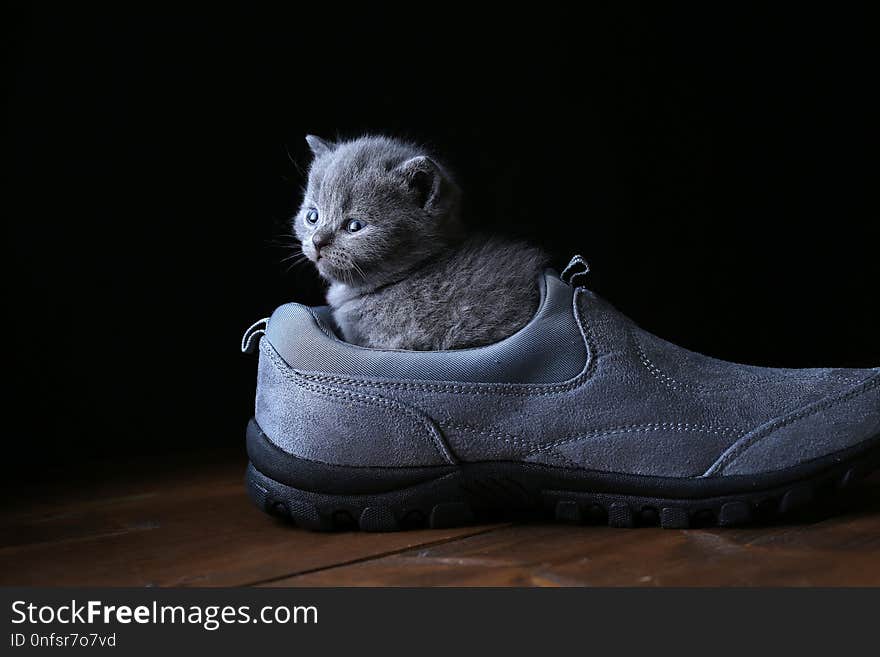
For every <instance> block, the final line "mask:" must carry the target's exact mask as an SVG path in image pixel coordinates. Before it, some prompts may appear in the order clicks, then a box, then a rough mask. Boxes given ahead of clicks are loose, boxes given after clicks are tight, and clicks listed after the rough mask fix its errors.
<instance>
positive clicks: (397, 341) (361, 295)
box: [294, 135, 547, 350]
mask: <svg viewBox="0 0 880 657" xmlns="http://www.w3.org/2000/svg"><path fill="white" fill-rule="evenodd" d="M306 140H307V141H308V143H309V147H310V148H311V150H312V152H313V154H314V156H315V158H314V160H313V161H312V165H311V169H310V171H309V180H308V187H307V189H306V192H305V196H304V198H303V203H302V207H301V208H300V211H299V212H298V213H297V215H296V216H295V217H294V230H295V232H296V235H297V237H298V238H299V239H300V241H301V242H302V251H303V253H304V254H305V256H306V257H307V258H308V259H309V260H311V261H312V262H314V263H315V264H316V266H317V268H318V272H319V273H320V274H321V276H323V277H324V278H325V279H327V280H328V281H329V282H330V289H329V291H328V293H327V301H328V303H329V304H330V306H331V307H332V308H333V315H334V318H335V320H336V323H337V324H338V326H339V327H340V329H341V331H342V333H343V336H344V337H345V339H346V340H347V341H349V342H351V343H354V344H358V345H362V346H366V347H374V348H385V349H414V350H437V349H460V348H465V347H474V346H479V345H485V344H491V343H493V342H497V341H498V340H501V339H503V338H506V337H508V336H510V335H511V334H513V333H515V332H516V331H517V330H519V329H520V328H522V327H523V326H524V325H525V324H526V323H527V322H528V321H529V320H530V319H531V318H532V316H533V315H534V313H535V311H536V310H537V306H538V300H539V291H538V276H539V274H540V272H541V271H542V270H543V268H544V267H545V265H546V261H547V258H546V256H545V255H544V254H543V253H542V252H541V251H539V250H538V249H535V248H533V247H531V246H528V245H526V244H523V243H520V242H512V241H506V240H502V239H499V238H489V237H483V236H468V235H466V234H465V233H464V230H463V228H462V225H461V221H460V216H459V210H460V201H461V191H460V190H459V188H458V186H457V185H456V183H455V182H454V180H453V179H452V177H451V176H450V174H449V172H448V171H447V170H446V169H445V168H444V167H443V166H442V165H441V164H439V163H438V162H437V161H436V160H435V159H433V158H431V157H430V156H429V155H427V154H426V153H425V152H424V151H423V150H422V149H420V148H417V147H416V146H414V145H411V144H408V143H405V142H401V141H398V140H396V139H391V138H388V137H370V136H368V137H361V138H359V139H355V140H352V141H347V142H340V143H338V144H333V143H329V142H326V141H324V140H322V139H320V138H318V137H314V136H313V135H309V136H308V137H307V138H306ZM313 208H314V209H316V210H317V211H318V221H317V223H316V224H315V225H310V224H309V223H308V222H307V221H306V216H307V214H308V213H309V211H310V210H311V209H313ZM352 219H357V220H359V221H361V222H366V225H365V226H364V227H363V228H362V229H361V230H359V231H357V232H354V233H352V232H349V231H348V230H347V228H346V227H347V226H348V223H349V222H350V221H351V220H352ZM315 241H317V242H318V243H319V244H321V246H320V250H318V249H316V248H315ZM319 254H320V257H319Z"/></svg>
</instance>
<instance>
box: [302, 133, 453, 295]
mask: <svg viewBox="0 0 880 657" xmlns="http://www.w3.org/2000/svg"><path fill="white" fill-rule="evenodd" d="M313 148H314V146H313ZM423 159H424V160H426V158H419V157H418V156H416V155H413V151H412V150H411V147H408V146H406V145H403V144H398V143H397V142H394V141H391V140H386V139H383V138H362V139H359V140H356V141H353V142H348V143H344V144H340V145H338V146H335V147H330V146H329V145H326V150H325V149H319V151H318V152H317V154H316V158H315V160H314V162H313V163H312V167H311V170H310V172H309V182H308V187H307V189H306V193H305V197H304V199H303V204H302V207H301V208H300V211H299V212H298V213H297V215H296V217H294V222H295V228H294V229H295V232H296V235H297V237H299V239H300V240H301V242H302V251H303V253H304V254H305V255H306V257H307V258H308V259H309V260H311V261H312V262H314V263H315V265H316V266H317V268H318V271H319V272H320V274H321V275H322V276H323V277H324V278H326V279H329V280H331V281H339V282H343V283H347V284H350V285H359V284H381V283H384V282H387V281H389V280H392V279H393V278H394V275H395V274H397V273H399V272H403V271H406V270H407V269H408V268H409V267H410V266H411V265H412V264H414V263H415V262H418V261H420V260H421V259H423V258H425V257H426V256H429V255H431V254H432V253H434V252H436V251H437V250H438V249H440V248H442V245H443V244H444V240H443V232H444V231H445V230H448V227H447V226H446V222H445V221H444V218H443V217H440V216H438V214H437V213H436V212H432V207H434V206H431V205H430V204H428V203H427V198H428V196H429V195H430V191H431V190H430V189H428V187H427V185H428V184H429V183H431V180H429V179H428V178H427V177H426V176H425V175H423V170H426V169H425V165H424V163H423V162H421V160H423ZM426 161H427V162H428V163H430V160H426ZM411 162H415V163H416V164H415V165H414V164H410V163H411ZM431 164H432V163H431ZM401 165H405V166H403V167H402V166H401ZM414 167H415V169H418V171H415V169H414ZM438 171H439V170H438ZM414 173H415V174H417V175H414Z"/></svg>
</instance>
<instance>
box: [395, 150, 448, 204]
mask: <svg viewBox="0 0 880 657" xmlns="http://www.w3.org/2000/svg"><path fill="white" fill-rule="evenodd" d="M394 170H395V172H397V173H398V174H399V175H400V176H401V177H402V178H403V181H404V184H405V185H406V186H407V187H408V188H409V189H410V190H411V191H412V192H413V193H414V194H415V196H416V203H417V204H418V205H419V207H421V208H424V209H425V210H427V211H428V212H440V211H443V210H444V209H446V208H447V207H448V206H449V204H450V203H451V202H452V200H453V198H452V197H453V196H454V194H455V191H456V187H455V183H453V182H452V181H451V180H449V178H448V177H447V176H446V173H445V172H444V171H443V170H442V169H441V168H440V167H439V166H437V163H436V162H434V160H432V159H431V158H430V157H427V156H426V155H419V156H417V157H413V158H410V159H408V160H406V161H405V162H403V163H401V164H399V165H398V166H397V167H396V168H395V169H394Z"/></svg>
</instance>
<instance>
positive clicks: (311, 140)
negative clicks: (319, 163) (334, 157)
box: [306, 135, 333, 157]
mask: <svg viewBox="0 0 880 657" xmlns="http://www.w3.org/2000/svg"><path fill="white" fill-rule="evenodd" d="M306 143H307V144H308V145H309V148H311V149H312V155H314V156H315V157H319V156H321V155H323V154H324V153H329V152H330V151H332V150H333V144H331V143H330V142H328V141H324V140H323V139H321V138H320V137H316V136H315V135H306Z"/></svg>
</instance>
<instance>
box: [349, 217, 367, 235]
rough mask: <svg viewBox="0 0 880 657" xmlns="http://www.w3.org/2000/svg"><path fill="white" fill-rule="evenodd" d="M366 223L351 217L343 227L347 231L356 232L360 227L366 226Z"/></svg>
mask: <svg viewBox="0 0 880 657" xmlns="http://www.w3.org/2000/svg"><path fill="white" fill-rule="evenodd" d="M366 225H367V224H366V223H364V222H363V221H361V220H360V219H351V220H350V221H349V222H348V224H346V226H345V229H346V230H347V231H348V232H349V233H356V232H358V231H359V230H360V229H361V228H363V227H364V226H366Z"/></svg>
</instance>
